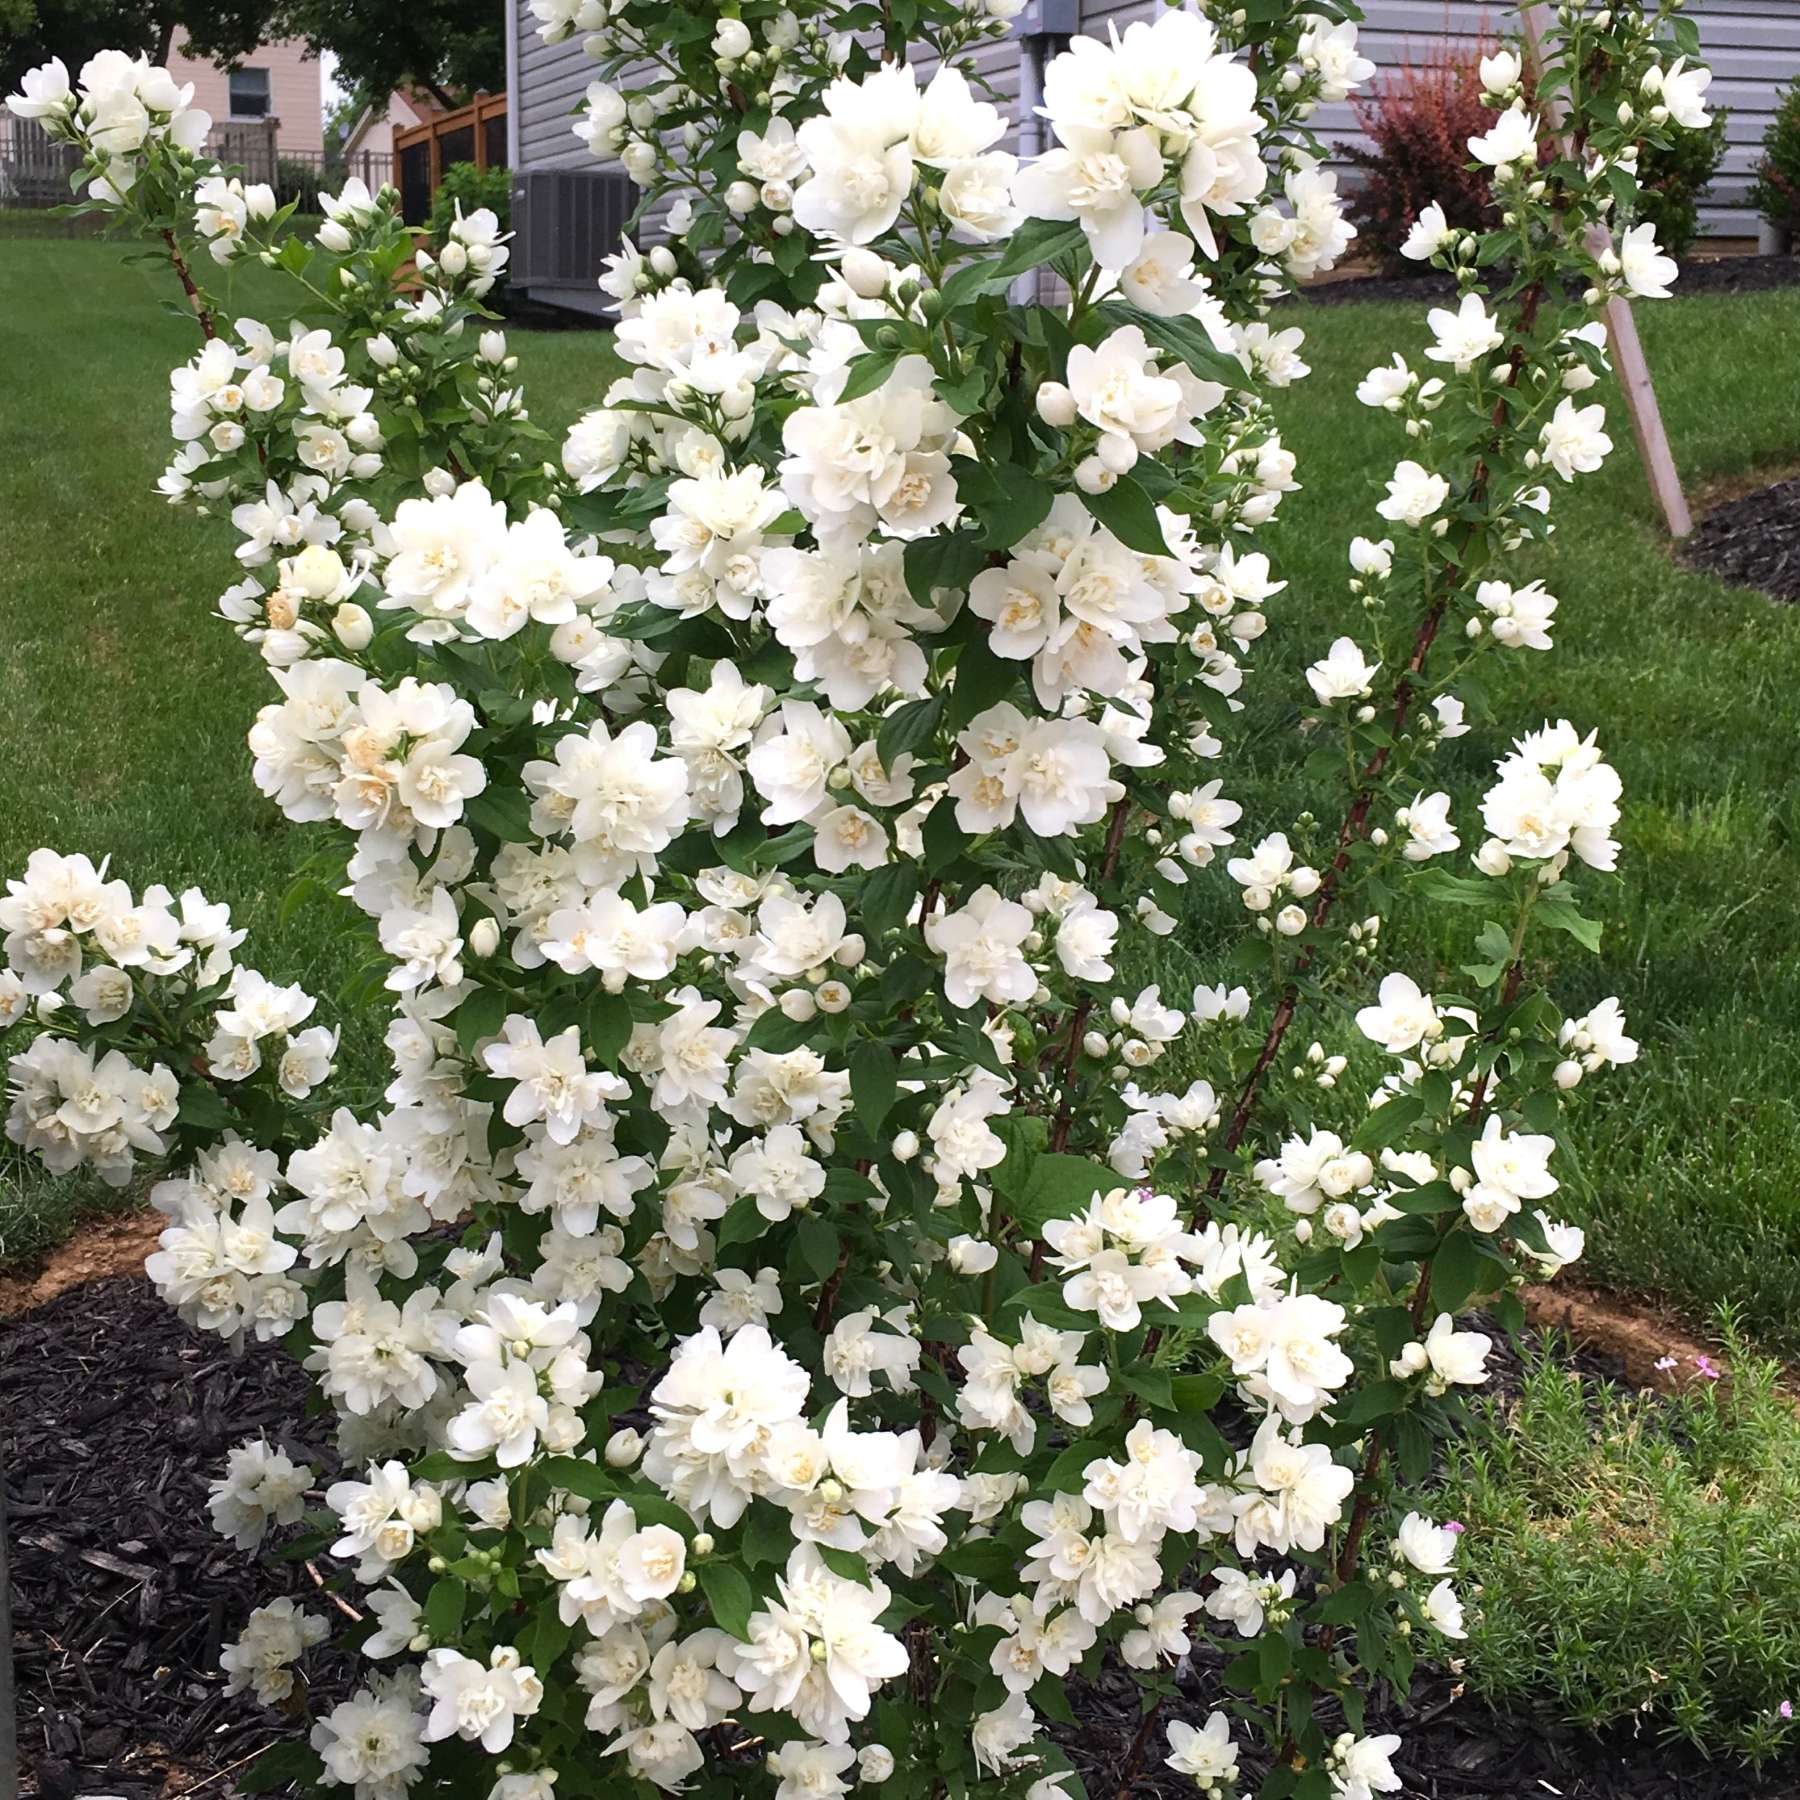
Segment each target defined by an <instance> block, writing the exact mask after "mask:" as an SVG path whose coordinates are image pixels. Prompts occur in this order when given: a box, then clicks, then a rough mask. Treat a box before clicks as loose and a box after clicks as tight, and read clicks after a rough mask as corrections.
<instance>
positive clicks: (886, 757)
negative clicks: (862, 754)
mask: <svg viewBox="0 0 1800 1800" xmlns="http://www.w3.org/2000/svg"><path fill="white" fill-rule="evenodd" d="M943 715H944V697H943V695H941V694H934V695H932V697H931V698H930V699H929V700H909V701H908V702H907V703H906V705H904V706H901V707H896V708H895V709H894V711H893V712H891V713H889V714H888V716H887V717H886V718H885V719H883V720H882V722H881V730H880V731H879V732H877V733H876V735H875V754H876V755H877V756H878V757H879V758H880V759H881V766H882V768H884V769H886V770H888V771H890V772H891V771H892V770H893V767H894V765H895V764H896V763H897V762H898V761H899V760H900V758H901V757H903V756H905V755H907V754H908V753H909V752H913V753H916V752H917V751H918V750H920V749H921V748H922V747H923V746H924V745H926V744H928V743H930V742H931V739H932V737H933V736H934V735H935V733H936V731H937V728H938V722H939V720H940V719H942V717H943Z"/></svg>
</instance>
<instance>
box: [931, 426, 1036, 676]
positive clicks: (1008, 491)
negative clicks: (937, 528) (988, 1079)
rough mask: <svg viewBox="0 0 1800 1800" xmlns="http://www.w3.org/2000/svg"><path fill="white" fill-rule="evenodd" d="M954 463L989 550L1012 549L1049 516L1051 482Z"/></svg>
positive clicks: (964, 460) (966, 461) (967, 461)
mask: <svg viewBox="0 0 1800 1800" xmlns="http://www.w3.org/2000/svg"><path fill="white" fill-rule="evenodd" d="M951 466H952V468H953V469H954V470H955V472H956V491H957V495H958V497H959V498H960V499H961V500H962V502H963V504H964V505H965V506H966V507H967V508H968V509H969V511H970V512H971V513H972V514H973V515H974V516H975V517H976V518H977V519H978V520H980V522H981V527H982V542H983V543H985V544H986V545H987V547H988V548H989V549H990V550H1010V549H1011V548H1012V547H1013V545H1014V544H1016V543H1018V542H1019V541H1020V539H1021V538H1023V537H1025V536H1026V535H1027V534H1028V533H1029V532H1032V531H1035V530H1036V529H1037V527H1038V526H1040V525H1041V524H1043V522H1044V520H1045V518H1046V517H1047V516H1048V514H1049V511H1050V502H1051V500H1052V499H1053V498H1054V497H1055V491H1054V489H1053V488H1052V487H1051V485H1050V483H1049V482H1047V481H1028V480H1024V479H1021V471H1019V470H1016V469H1005V470H1000V469H991V468H989V467H988V466H987V464H986V463H979V462H976V461H974V460H973V459H972V458H970V457H966V456H959V457H957V458H955V459H954V461H953V462H952V464H951ZM958 679H959V680H960V679H961V677H960V676H959V677H958Z"/></svg>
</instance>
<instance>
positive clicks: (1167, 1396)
mask: <svg viewBox="0 0 1800 1800" xmlns="http://www.w3.org/2000/svg"><path fill="white" fill-rule="evenodd" d="M1119 1380H1120V1382H1121V1383H1122V1384H1123V1385H1124V1386H1125V1387H1127V1388H1128V1389H1130V1391H1131V1392H1132V1393H1134V1394H1136V1395H1138V1396H1139V1398H1140V1399H1144V1400H1148V1401H1149V1402H1150V1404H1151V1405H1152V1406H1153V1407H1155V1408H1156V1409H1157V1411H1158V1412H1173V1411H1174V1410H1175V1390H1174V1384H1173V1382H1172V1381H1171V1380H1170V1377H1169V1371H1168V1370H1167V1369H1159V1368H1158V1367H1157V1366H1156V1364H1155V1363H1140V1364H1138V1365H1137V1366H1136V1367H1134V1368H1125V1369H1121V1370H1120V1371H1119Z"/></svg>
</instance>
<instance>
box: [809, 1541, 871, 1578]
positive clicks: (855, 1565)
mask: <svg viewBox="0 0 1800 1800" xmlns="http://www.w3.org/2000/svg"><path fill="white" fill-rule="evenodd" d="M819 1560H820V1561H821V1562H822V1563H824V1565H825V1566H826V1568H828V1569H829V1570H831V1572H832V1573H833V1574H834V1575H841V1576H843V1578H844V1579H845V1580H846V1581H854V1582H855V1583H856V1584H857V1586H858V1587H867V1586H868V1585H869V1565H868V1564H867V1563H866V1562H864V1561H863V1559H862V1558H861V1557H860V1556H858V1555H857V1554H856V1552H855V1551H854V1550H838V1549H835V1548H833V1546H832V1545H830V1544H821V1545H820V1546H819Z"/></svg>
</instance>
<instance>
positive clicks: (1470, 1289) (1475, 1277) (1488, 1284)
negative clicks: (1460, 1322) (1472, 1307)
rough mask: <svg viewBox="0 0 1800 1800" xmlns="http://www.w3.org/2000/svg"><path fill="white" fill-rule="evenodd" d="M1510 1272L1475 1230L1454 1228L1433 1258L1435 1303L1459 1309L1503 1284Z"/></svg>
mask: <svg viewBox="0 0 1800 1800" xmlns="http://www.w3.org/2000/svg"><path fill="white" fill-rule="evenodd" d="M1508 1273H1509V1271H1508V1269H1507V1266H1506V1264H1505V1263H1504V1262H1502V1261H1501V1260H1500V1258H1499V1257H1498V1256H1496V1255H1495V1254H1494V1252H1493V1251H1492V1250H1490V1249H1489V1248H1488V1247H1487V1244H1486V1242H1485V1241H1484V1240H1483V1239H1482V1238H1481V1237H1480V1236H1479V1235H1478V1234H1477V1233H1476V1232H1473V1231H1467V1230H1461V1229H1459V1230H1456V1231H1452V1232H1451V1233H1450V1235H1449V1236H1448V1237H1446V1238H1445V1239H1444V1241H1443V1242H1442V1243H1441V1244H1440V1245H1439V1246H1438V1251H1437V1254H1436V1256H1434V1257H1433V1258H1432V1260H1431V1302H1432V1305H1433V1306H1434V1307H1436V1309H1437V1310H1438V1311H1439V1312H1448V1313H1453V1312H1458V1311H1460V1310H1461V1309H1462V1308H1463V1307H1464V1306H1466V1305H1467V1304H1468V1303H1469V1302H1470V1301H1471V1300H1472V1299H1474V1297H1475V1296H1476V1295H1477V1294H1486V1293H1492V1292H1493V1291H1494V1290H1495V1289H1496V1288H1499V1287H1501V1286H1503V1285H1504V1283H1505V1281H1506V1278H1507V1275H1508Z"/></svg>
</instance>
